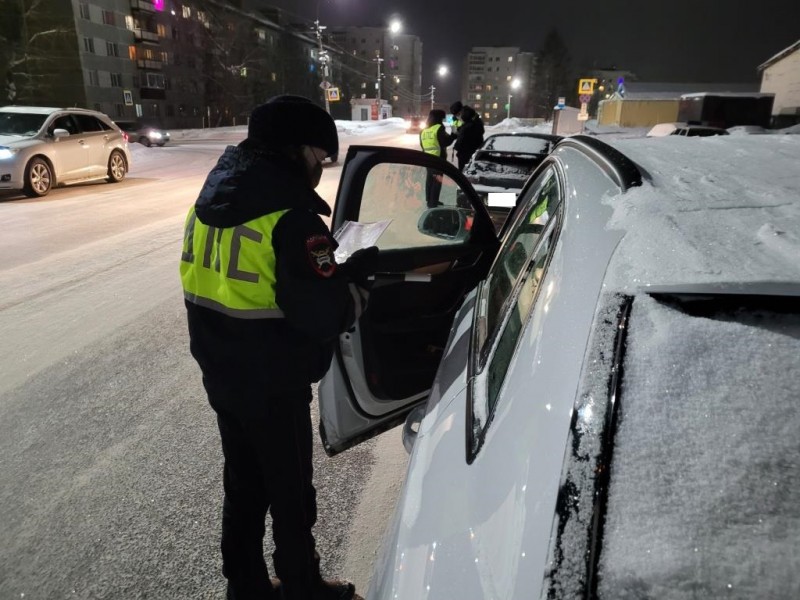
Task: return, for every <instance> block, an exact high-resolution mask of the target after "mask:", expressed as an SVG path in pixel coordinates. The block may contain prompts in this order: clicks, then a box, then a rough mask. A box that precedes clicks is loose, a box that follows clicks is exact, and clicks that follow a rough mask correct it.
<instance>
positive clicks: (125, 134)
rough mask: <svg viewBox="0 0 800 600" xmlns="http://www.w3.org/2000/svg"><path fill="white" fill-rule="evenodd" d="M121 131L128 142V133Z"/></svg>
mask: <svg viewBox="0 0 800 600" xmlns="http://www.w3.org/2000/svg"><path fill="white" fill-rule="evenodd" d="M120 133H121V134H122V139H124V140H125V141H126V142H127V141H129V140H128V134H127V133H125V132H124V131H120Z"/></svg>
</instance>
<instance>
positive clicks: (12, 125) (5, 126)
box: [0, 112, 47, 135]
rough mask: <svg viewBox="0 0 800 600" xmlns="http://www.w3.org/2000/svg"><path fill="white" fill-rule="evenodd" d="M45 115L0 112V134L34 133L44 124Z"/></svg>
mask: <svg viewBox="0 0 800 600" xmlns="http://www.w3.org/2000/svg"><path fill="white" fill-rule="evenodd" d="M45 119H47V115H37V114H28V113H15V112H0V135H2V134H5V135H34V134H36V133H37V132H38V131H39V130H40V129H41V128H42V125H44V122H45Z"/></svg>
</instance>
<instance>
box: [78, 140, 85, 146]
mask: <svg viewBox="0 0 800 600" xmlns="http://www.w3.org/2000/svg"><path fill="white" fill-rule="evenodd" d="M78 143H79V144H80V145H81V146H83V145H85V144H86V141H85V140H78Z"/></svg>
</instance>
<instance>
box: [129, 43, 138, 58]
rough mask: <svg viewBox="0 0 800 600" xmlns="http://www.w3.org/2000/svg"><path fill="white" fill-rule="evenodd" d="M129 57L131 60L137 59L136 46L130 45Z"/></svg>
mask: <svg viewBox="0 0 800 600" xmlns="http://www.w3.org/2000/svg"><path fill="white" fill-rule="evenodd" d="M128 57H130V59H131V60H136V46H128Z"/></svg>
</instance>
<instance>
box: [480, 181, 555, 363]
mask: <svg viewBox="0 0 800 600" xmlns="http://www.w3.org/2000/svg"><path fill="white" fill-rule="evenodd" d="M531 190H532V194H531V195H529V196H528V201H527V203H525V204H524V206H525V208H524V209H523V210H522V211H521V212H520V213H519V214H518V216H517V218H516V220H515V222H514V224H513V225H512V226H511V230H510V231H509V234H508V237H507V238H506V240H505V242H504V243H503V246H502V248H501V249H500V253H499V254H498V257H497V259H496V260H495V263H494V265H493V266H492V270H491V271H490V272H489V275H488V277H487V278H486V283H485V286H484V290H485V292H484V298H485V299H486V303H487V305H486V307H485V314H484V315H482V316H483V317H484V321H483V323H482V324H481V326H480V327H479V330H478V335H479V336H480V337H479V346H478V347H479V348H481V352H482V355H483V356H484V357H485V353H486V352H487V350H488V349H487V348H486V347H485V346H486V342H487V341H488V340H490V339H491V338H492V336H493V335H494V334H495V330H496V329H497V326H498V325H499V323H500V321H501V320H502V318H503V314H504V308H505V306H506V304H507V302H508V301H509V298H510V296H511V292H512V290H513V289H514V285H515V282H516V281H517V278H518V277H519V275H520V273H521V272H522V270H523V269H524V268H525V267H526V266H527V264H528V262H529V259H530V256H531V254H532V253H533V250H534V247H535V246H536V243H537V241H538V240H539V236H540V235H541V233H542V231H543V229H544V226H545V224H546V223H547V222H548V220H549V219H550V216H551V215H552V214H554V213H555V211H556V209H557V207H558V204H559V203H560V194H559V189H558V179H557V177H556V174H555V171H554V170H553V169H552V168H550V169H548V170H547V171H545V172H544V173H542V175H540V177H539V179H538V181H537V182H536V183H535V184H534V185H533V186H532V188H531ZM523 202H524V200H523Z"/></svg>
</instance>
